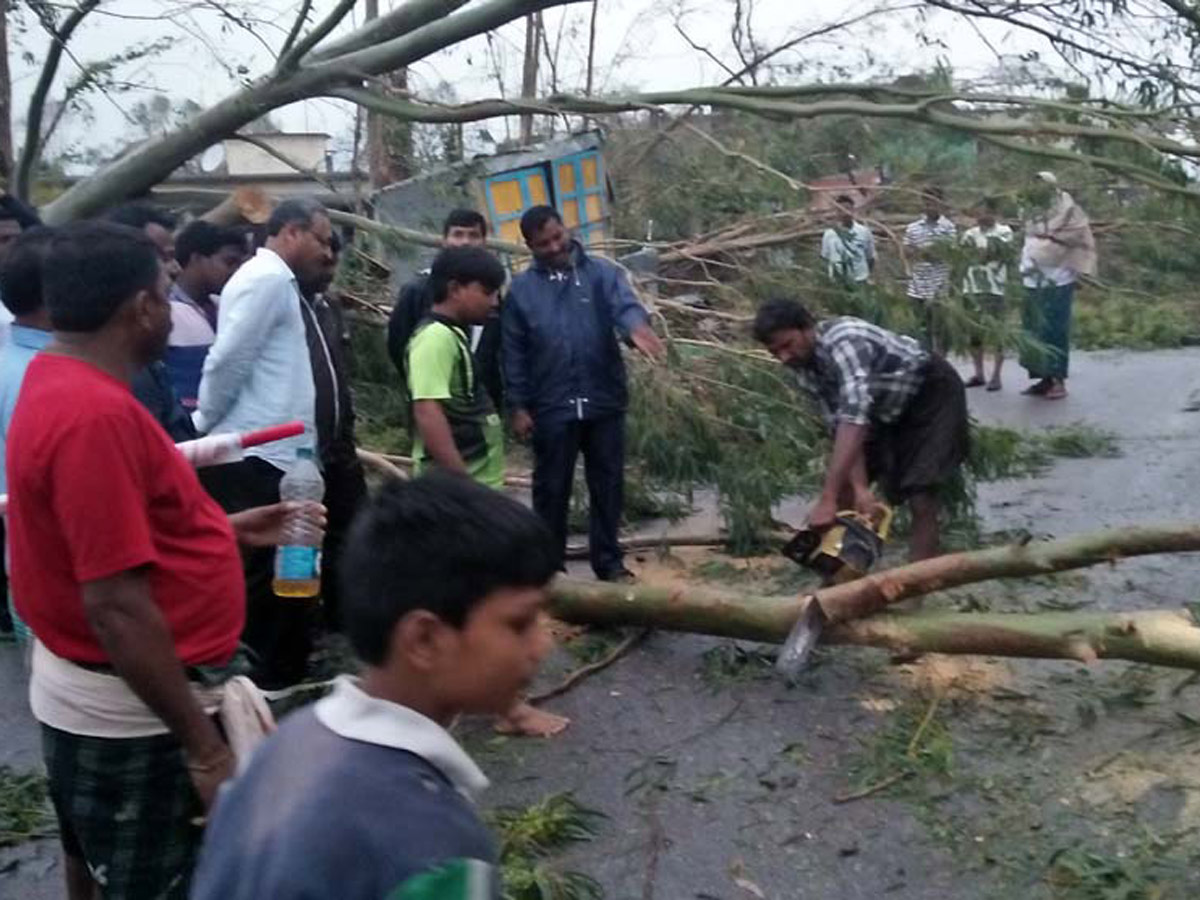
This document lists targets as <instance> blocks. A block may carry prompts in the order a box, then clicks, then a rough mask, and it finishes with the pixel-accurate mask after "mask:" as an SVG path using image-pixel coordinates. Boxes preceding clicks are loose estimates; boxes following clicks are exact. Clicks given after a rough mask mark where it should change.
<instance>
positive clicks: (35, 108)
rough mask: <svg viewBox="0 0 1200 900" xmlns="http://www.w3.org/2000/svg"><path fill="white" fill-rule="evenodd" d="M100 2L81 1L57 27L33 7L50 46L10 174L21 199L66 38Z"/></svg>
mask: <svg viewBox="0 0 1200 900" xmlns="http://www.w3.org/2000/svg"><path fill="white" fill-rule="evenodd" d="M99 4H100V0H82V2H81V3H80V4H79V5H78V6H77V7H75V9H73V10H72V11H71V12H70V13H68V14H67V16H66V18H65V19H63V21H62V24H61V25H57V26H56V25H55V23H54V18H53V16H51V15H50V14H49V12H48V11H46V10H43V9H40V8H39V7H38V6H37V5H36V4H35V5H34V7H33V9H34V11H35V12H36V13H37V15H38V19H39V20H40V21H41V23H42V25H43V27H44V28H45V29H46V31H47V32H48V33H49V35H50V46H49V47H48V48H47V49H46V59H45V61H44V62H43V63H42V71H41V72H40V73H39V75H38V80H37V84H36V85H34V88H33V95H32V96H31V97H30V98H29V108H28V111H27V112H26V117H25V144H24V146H23V147H21V156H20V158H19V159H18V160H17V170H16V173H15V174H14V176H13V186H12V190H13V193H14V194H16V195H17V196H18V197H20V198H21V199H22V200H28V199H29V188H30V174H31V173H32V172H33V167H34V164H35V163H36V162H37V160H38V158H39V157H40V156H41V151H42V117H43V116H45V114H46V98H47V97H48V96H49V95H50V88H51V86H52V85H53V84H54V78H55V76H56V75H57V74H58V66H59V63H61V62H62V56H63V52H64V51H65V50H66V48H67V41H69V40H70V39H71V35H73V34H74V33H75V29H76V28H78V27H79V26H80V24H81V23H82V22H83V20H84V19H86V18H87V17H88V14H89V13H90V12H92V10H94V9H95V8H96V7H97V6H98V5H99Z"/></svg>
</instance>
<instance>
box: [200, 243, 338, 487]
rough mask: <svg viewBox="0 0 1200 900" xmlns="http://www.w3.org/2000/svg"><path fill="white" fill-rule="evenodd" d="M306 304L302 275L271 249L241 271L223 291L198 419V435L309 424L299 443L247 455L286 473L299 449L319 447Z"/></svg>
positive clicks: (272, 445)
mask: <svg viewBox="0 0 1200 900" xmlns="http://www.w3.org/2000/svg"><path fill="white" fill-rule="evenodd" d="M300 302H301V301H300V291H299V288H298V287H297V284H296V276H295V275H294V274H292V270H291V269H289V268H288V265H287V263H285V262H284V261H283V260H282V259H281V258H280V257H279V256H278V255H277V254H275V253H274V252H272V251H271V250H268V249H267V248H266V247H263V248H261V249H260V250H259V251H258V253H257V254H255V256H254V258H253V259H251V260H250V261H249V262H247V263H246V264H245V265H243V266H242V267H241V268H240V269H238V270H237V271H236V272H235V273H234V275H233V277H232V278H230V279H229V283H228V284H226V285H225V289H224V290H223V291H222V292H221V303H220V306H219V307H218V312H217V338H216V340H215V341H214V342H213V345H212V349H211V350H209V352H208V356H207V358H206V359H205V360H204V374H203V376H202V377H201V379H200V398H199V406H198V408H197V410H196V414H195V416H194V421H195V423H196V428H197V430H198V431H200V432H202V433H211V434H220V433H228V432H243V431H252V430H254V429H257V428H265V427H267V426H268V425H281V424H283V423H285V422H293V421H300V422H303V423H304V427H305V433H304V434H302V435H300V436H299V437H294V438H288V439H287V440H282V441H275V442H273V443H270V444H263V445H262V446H260V447H253V448H250V449H248V450H247V451H246V453H247V455H250V456H258V457H260V458H262V459H264V460H266V461H267V462H269V463H271V464H272V465H273V466H275V467H276V468H278V469H281V470H284V471H286V470H287V469H289V468H291V466H292V464H293V462H294V461H295V459H296V450H297V449H298V448H300V447H314V446H315V445H316V441H317V437H316V430H315V429H316V397H317V392H316V388H315V387H314V385H313V377H312V366H311V364H310V362H309V358H308V341H307V339H306V338H305V333H304V318H303V314H302V313H301V311H300Z"/></svg>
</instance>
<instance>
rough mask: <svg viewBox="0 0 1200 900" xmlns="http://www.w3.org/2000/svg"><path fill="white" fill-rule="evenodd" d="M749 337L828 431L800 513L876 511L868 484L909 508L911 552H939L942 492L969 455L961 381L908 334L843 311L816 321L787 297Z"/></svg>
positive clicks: (767, 310) (820, 523)
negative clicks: (809, 401)
mask: <svg viewBox="0 0 1200 900" xmlns="http://www.w3.org/2000/svg"><path fill="white" fill-rule="evenodd" d="M754 337H755V338H756V339H757V340H758V341H759V342H760V343H762V344H763V345H764V346H766V348H767V349H768V350H770V351H771V355H772V356H774V357H775V358H776V359H778V360H779V361H780V362H781V363H783V364H784V365H785V366H787V367H788V368H789V369H791V370H792V371H794V372H795V373H796V377H797V380H798V381H799V382H800V385H801V387H803V388H804V389H805V390H806V391H808V392H809V393H810V394H812V395H813V397H814V398H815V399H816V401H817V403H818V404H819V406H820V408H821V413H822V415H823V416H824V418H825V421H826V422H827V423H828V425H829V426H830V429H831V431H832V433H833V452H832V453H831V454H830V457H829V466H828V469H827V470H826V473H825V483H824V485H823V487H822V489H821V496H820V499H819V500H818V501H817V503H816V505H815V506H814V507H813V508H812V511H811V512H810V513H809V516H808V524H809V527H811V528H817V529H820V528H827V527H829V526H830V525H832V524H833V523H834V520H835V518H836V516H837V513H838V511H839V510H842V509H855V510H857V511H858V512H859V513H861V514H863V515H867V516H871V517H874V516H875V515H876V514H877V513H878V510H879V501H878V500H877V499H876V498H875V495H874V493H872V491H871V487H870V486H871V484H872V483H874V484H876V485H877V486H878V487H879V489H880V490H881V491H882V493H883V496H884V497H885V498H886V499H887V501H888V502H889V503H892V504H894V505H898V504H901V503H907V504H908V506H909V509H910V511H911V513H912V534H911V537H910V540H909V554H910V556H911V558H912V559H913V560H918V559H926V558H928V557H931V556H936V555H937V554H938V543H939V540H938V539H939V524H938V518H939V512H940V509H941V497H940V495H941V491H942V489H943V488H944V487H945V486H946V485H947V484H949V483H950V482H952V480H953V479H954V478H955V477H956V475H957V474H958V470H959V467H960V466H961V465H962V463H963V461H964V460H965V459H966V456H967V447H968V441H969V436H968V429H967V402H966V392H965V390H964V388H963V383H962V379H961V378H959V376H958V372H956V371H955V369H954V367H953V366H951V365H950V363H948V362H946V360H944V359H943V358H942V357H940V356H937V355H934V354H931V353H928V352H926V351H925V350H923V349H922V348H921V345H920V344H918V343H917V341H915V340H913V339H912V338H910V337H905V336H903V335H899V334H894V333H892V332H890V331H886V330H885V329H883V328H879V327H878V326H876V325H872V324H870V323H869V322H864V321H863V320H861V319H854V318H850V317H844V318H835V319H828V320H825V321H823V322H819V323H818V322H817V321H816V319H814V318H813V316H812V314H811V313H809V311H808V310H807V309H805V308H804V307H803V306H801V305H800V304H799V303H797V302H796V301H794V300H770V301H768V302H767V303H764V304H763V305H762V306H761V307H760V308H759V310H758V313H757V315H756V316H755V318H754Z"/></svg>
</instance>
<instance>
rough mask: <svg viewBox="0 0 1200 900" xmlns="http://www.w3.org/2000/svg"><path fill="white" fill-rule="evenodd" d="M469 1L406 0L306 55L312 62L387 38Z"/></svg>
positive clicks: (446, 13) (406, 31)
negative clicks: (384, 13)
mask: <svg viewBox="0 0 1200 900" xmlns="http://www.w3.org/2000/svg"><path fill="white" fill-rule="evenodd" d="M469 2H470V0H408V2H406V3H401V4H400V5H399V6H397V7H396V8H395V9H394V10H392V11H391V12H389V13H387V14H386V15H383V16H380V17H379V18H377V19H372V20H371V21H369V22H367V23H365V24H364V25H363V26H362V27H361V28H359V29H357V30H356V31H354V32H353V33H352V34H348V35H346V36H345V37H344V38H340V39H338V40H336V41H334V42H332V43H331V44H328V45H326V46H324V47H321V48H318V49H317V50H315V51H314V52H313V53H312V54H311V55H310V56H309V59H310V61H313V62H317V61H325V60H329V59H333V58H335V57H338V56H345V55H346V54H348V53H353V52H355V51H356V50H363V49H365V48H367V47H373V46H375V45H376V44H381V43H383V42H384V41H390V40H392V39H393V38H397V37H400V36H401V35H405V34H408V33H409V32H410V31H414V30H416V29H417V28H420V27H422V26H424V25H428V24H429V23H430V22H436V21H437V20H438V19H441V18H443V17H445V16H448V15H450V13H452V12H454V11H455V10H457V9H459V8H460V7H463V6H466V5H467V3H469Z"/></svg>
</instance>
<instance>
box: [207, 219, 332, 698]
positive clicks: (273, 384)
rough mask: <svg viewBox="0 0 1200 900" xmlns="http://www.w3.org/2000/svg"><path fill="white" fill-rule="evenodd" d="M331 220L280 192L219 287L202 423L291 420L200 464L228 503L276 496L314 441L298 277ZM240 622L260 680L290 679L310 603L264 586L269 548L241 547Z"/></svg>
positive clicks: (326, 246)
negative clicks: (262, 232) (258, 234)
mask: <svg viewBox="0 0 1200 900" xmlns="http://www.w3.org/2000/svg"><path fill="white" fill-rule="evenodd" d="M332 245H333V228H332V226H331V224H330V221H329V216H328V214H327V213H326V212H325V208H324V207H323V206H321V204H319V203H317V202H316V201H315V200H307V199H301V200H285V201H284V202H282V203H280V204H279V206H277V207H276V208H275V211H274V212H273V213H272V214H271V218H270V220H269V221H268V222H267V241H266V246H264V247H262V248H260V249H259V250H258V253H257V254H256V255H255V256H254V257H253V258H252V259H250V260H249V261H247V262H246V263H245V264H244V265H243V266H242V267H241V268H240V269H238V270H237V272H235V273H234V275H233V277H232V278H230V279H229V281H228V282H227V283H226V285H225V288H224V290H222V291H221V302H220V304H219V305H218V313H217V338H216V340H215V341H214V342H213V345H212V348H211V349H210V350H209V352H208V356H207V357H206V358H205V360H204V373H203V375H202V376H201V379H200V397H199V406H198V408H197V410H196V413H195V416H194V417H193V418H194V420H195V422H196V427H197V429H198V430H200V431H201V432H204V433H214V434H215V433H222V432H243V431H251V430H253V429H256V428H263V427H265V426H267V425H277V424H281V423H283V422H292V421H300V422H303V423H304V426H305V433H304V434H303V435H300V436H299V437H295V438H289V439H287V440H283V441H275V442H274V443H270V444H263V445H262V446H260V447H254V448H252V449H250V450H248V451H247V456H246V459H244V460H242V461H241V462H236V463H230V464H228V465H224V466H213V467H210V468H207V469H203V470H201V481H203V483H204V486H205V487H206V488H207V489H208V491H209V493H210V494H212V496H213V497H214V498H215V499H216V500H217V502H218V503H220V504H221V506H222V507H223V508H224V509H225V510H226V511H227V512H239V511H241V510H243V509H249V508H251V507H255V506H263V505H267V504H270V503H277V502H279V481H280V479H282V478H283V475H284V473H285V472H286V471H287V470H288V469H289V468H290V467H291V466H292V464H293V462H294V461H295V459H296V450H297V449H299V448H301V447H313V448H315V447H316V443H317V436H316V431H315V427H316V426H315V421H316V389H315V387H314V385H313V375H312V367H311V366H310V365H309V356H308V342H307V339H306V337H305V330H304V318H303V314H302V312H301V308H300V304H301V302H302V301H301V299H300V291H299V288H298V283H310V282H313V281H316V280H318V279H319V278H320V276H321V275H322V273H323V271H324V270H325V268H326V267H327V266H329V265H331V262H332V260H331V257H332ZM244 560H245V567H246V630H245V632H244V634H243V641H244V642H245V643H246V644H247V645H249V646H250V648H251V649H253V650H254V651H255V653H256V654H257V656H258V668H257V669H256V671H255V672H254V678H255V680H256V682H258V684H259V687H261V688H263V689H264V690H275V689H279V688H285V687H289V686H291V685H294V684H296V683H298V682H299V681H300V680H301V679H303V677H304V668H305V663H306V661H307V658H308V652H309V649H310V647H309V637H308V618H309V616H310V614H311V609H310V608H309V604H307V603H305V602H304V601H302V600H296V599H288V600H280V599H279V598H278V597H276V596H275V594H274V592H273V591H272V589H271V580H272V576H273V568H274V565H273V564H274V553H273V551H272V550H270V549H266V550H261V551H249V552H247V553H245V554H244Z"/></svg>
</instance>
